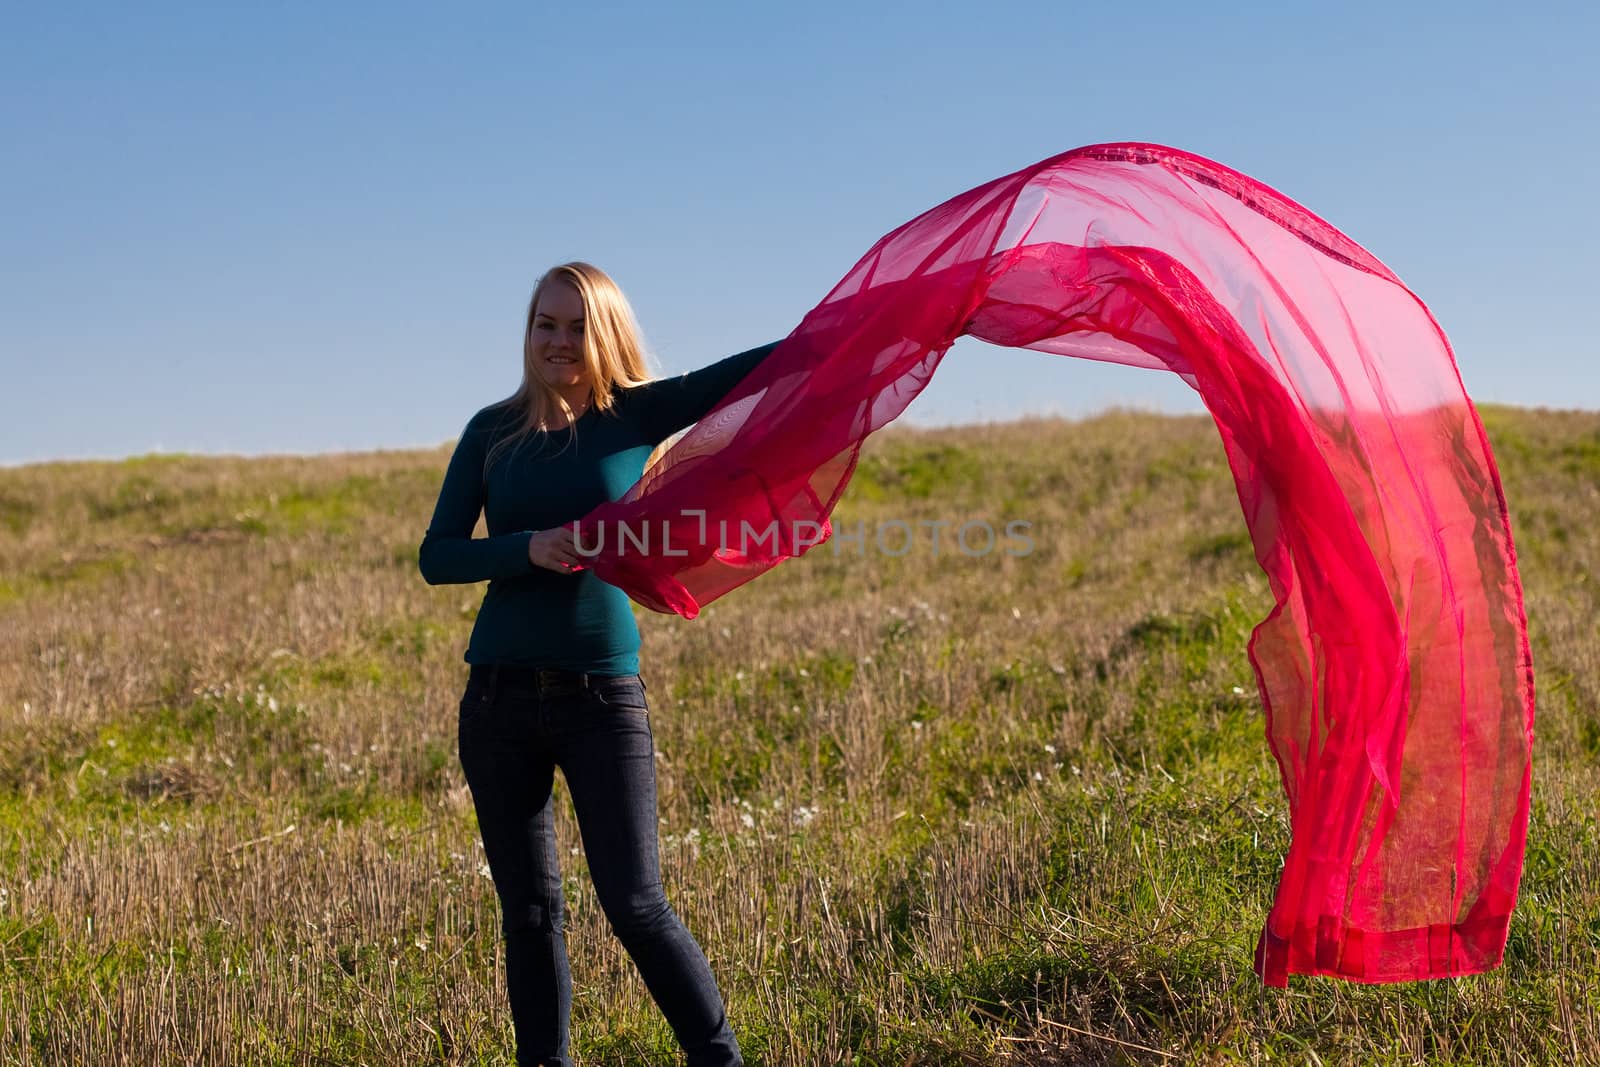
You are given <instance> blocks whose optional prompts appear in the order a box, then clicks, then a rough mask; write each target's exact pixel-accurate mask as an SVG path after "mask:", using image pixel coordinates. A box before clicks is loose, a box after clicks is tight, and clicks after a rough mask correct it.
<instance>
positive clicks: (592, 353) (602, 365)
mask: <svg viewBox="0 0 1600 1067" xmlns="http://www.w3.org/2000/svg"><path fill="white" fill-rule="evenodd" d="M561 284H564V285H570V286H572V287H573V288H574V289H576V290H577V291H578V295H579V296H580V297H582V298H583V363H584V366H586V367H587V368H588V369H589V380H590V382H591V383H592V385H593V392H594V397H593V399H592V400H591V401H590V406H591V407H593V408H595V409H597V410H599V411H610V410H611V409H612V407H613V406H614V405H615V404H616V390H617V389H619V388H631V387H633V386H636V385H643V384H644V383H645V382H648V381H650V380H651V378H650V370H649V367H648V366H647V365H646V363H645V351H644V344H643V342H642V341H641V339H640V336H639V325H638V322H637V321H636V320H635V319H634V316H633V308H632V307H630V306H629V305H628V298H627V297H625V296H623V295H622V290H621V289H620V288H618V287H617V283H616V282H614V281H612V280H611V277H610V275H608V274H606V272H605V271H603V270H601V269H600V268H599V267H596V266H593V265H592V264H589V263H583V262H579V261H574V262H571V263H562V264H560V265H559V266H555V267H551V268H550V269H549V270H547V271H545V272H544V274H542V275H540V277H539V281H538V282H537V283H536V284H535V285H534V287H533V295H532V296H530V297H529V298H528V317H527V321H526V323H525V324H524V326H523V330H522V384H521V385H520V386H518V388H517V391H516V392H515V393H513V394H512V395H511V396H509V397H507V398H506V399H505V400H503V401H501V404H502V405H504V406H505V407H506V408H507V409H509V411H511V412H514V413H516V414H518V415H520V419H519V420H518V421H519V422H520V425H519V426H518V428H517V429H516V430H515V431H514V432H512V433H510V434H508V435H507V436H505V437H503V438H501V439H500V440H499V441H496V442H495V444H494V445H493V447H491V448H490V450H489V454H488V455H487V456H486V457H485V458H484V464H483V468H484V470H485V471H487V470H488V469H489V467H490V465H491V464H492V463H493V462H494V459H495V457H496V456H497V455H499V454H500V452H501V451H503V450H504V449H506V448H510V447H512V446H514V445H520V442H522V441H524V440H526V439H527V438H529V437H535V436H538V435H540V434H545V433H548V431H547V430H546V429H545V424H546V423H549V422H553V421H554V420H555V417H556V416H557V415H558V414H559V415H561V416H563V417H564V418H565V419H566V420H567V423H568V425H569V426H570V427H571V430H572V433H571V436H570V439H569V441H568V443H569V444H570V443H572V442H573V441H576V440H577V438H578V428H577V425H576V421H575V420H574V419H573V410H572V406H571V405H570V404H568V403H567V402H566V399H565V398H564V397H562V395H561V394H560V393H559V392H557V391H556V390H555V389H553V388H551V387H550V385H549V384H548V383H547V382H545V380H544V375H542V374H540V373H539V368H538V367H537V366H535V365H534V355H533V319H534V314H535V312H537V311H538V308H539V298H540V297H541V296H542V295H543V294H544V292H545V290H546V289H547V288H548V287H550V286H552V285H561ZM663 444H664V442H663ZM662 451H663V448H662V447H657V448H656V450H655V451H653V452H652V453H651V454H650V459H649V461H648V463H647V464H646V466H649V465H651V464H654V463H655V461H656V459H657V458H658V456H659V455H660V453H661V452H662Z"/></svg>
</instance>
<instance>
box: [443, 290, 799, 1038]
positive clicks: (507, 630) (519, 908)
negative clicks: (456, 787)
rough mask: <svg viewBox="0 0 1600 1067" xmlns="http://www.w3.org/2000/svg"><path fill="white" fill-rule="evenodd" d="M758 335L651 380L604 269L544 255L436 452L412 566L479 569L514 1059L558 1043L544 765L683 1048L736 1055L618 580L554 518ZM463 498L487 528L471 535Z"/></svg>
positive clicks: (493, 817)
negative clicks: (675, 872) (659, 771)
mask: <svg viewBox="0 0 1600 1067" xmlns="http://www.w3.org/2000/svg"><path fill="white" fill-rule="evenodd" d="M776 347H777V343H776V342H774V343H773V344H769V345H764V346H762V347H760V348H754V349H751V350H749V351H747V352H742V353H739V354H738V355H734V356H729V357H728V358H726V359H723V360H721V361H720V362H717V363H713V364H711V365H710V366H707V367H703V368H701V369H700V370H697V371H694V372H692V373H689V374H684V375H681V376H679V377H677V378H668V379H659V380H654V381H652V380H649V378H648V374H647V368H646V366H645V362H644V357H643V351H642V348H641V345H640V341H639V336H638V329H637V327H636V326H635V324H634V319H633V313H632V311H631V310H630V309H629V307H628V303H627V300H626V299H625V298H624V297H623V295H622V293H621V291H620V290H619V289H618V288H617V286H616V284H615V283H614V282H613V281H612V280H611V279H610V278H609V277H607V276H606V274H605V273H603V272H602V271H600V270H598V269H596V268H595V267H592V266H590V265H588V264H586V263H566V264H562V265H561V266H558V267H555V268H553V269H552V270H550V271H549V272H548V273H546V274H545V275H544V276H543V277H542V278H540V279H539V283H538V285H537V286H535V288H534V291H533V297H532V299H531V300H530V301H529V303H528V319H527V327H526V331H525V334H524V340H523V377H522V385H521V387H520V388H519V389H518V390H517V391H516V393H515V394H513V395H512V396H511V397H510V398H508V399H507V400H504V401H501V402H500V403H497V404H492V405H490V406H489V407H486V408H484V409H483V410H481V411H479V412H478V413H477V414H476V415H474V416H473V417H472V419H471V420H470V421H469V422H468V423H467V426H466V429H465V430H464V431H463V432H462V434H461V438H460V440H459V442H458V443H457V445H456V449H455V452H454V454H453V455H452V456H451V457H450V465H449V468H448V470H447V471H446V473H445V478H444V485H443V488H442V489H441V490H440V493H439V501H438V504H437V506H436V507H435V508H434V513H433V521H432V522H431V523H430V525H429V527H428V532H427V535H426V536H425V537H424V539H423V541H422V548H421V553H420V567H421V570H422V576H423V578H424V579H425V580H426V581H427V582H428V583H429V584H430V585H438V584H441V583H448V582H479V581H484V580H485V579H487V580H488V582H489V589H488V592H487V593H486V594H485V595H484V598H483V606H482V608H481V609H480V610H479V612H478V618H477V622H476V624H475V625H474V626H473V629H472V638H471V641H470V643H469V645H468V647H467V652H466V657H465V658H466V661H467V662H468V663H469V664H471V668H470V671H469V674H468V679H467V686H466V692H465V694H464V695H463V697H462V700H461V720H460V729H459V737H460V746H461V765H462V769H463V770H464V771H465V774H466V779H467V784H468V786H469V787H470V788H471V791H472V801H473V805H474V807H475V808H476V809H477V813H478V828H479V831H480V832H481V833H482V835H483V847H484V851H485V853H486V854H487V857H488V861H489V871H490V873H491V875H492V876H493V878H494V885H495V891H496V893H497V894H498V895H499V898H500V908H501V921H502V928H503V931H504V935H505V945H506V987H507V991H508V993H509V994H510V1000H511V1015H512V1020H513V1023H514V1025H515V1028H516V1038H517V1062H518V1063H519V1064H543V1065H545V1067H565V1065H567V1064H569V1063H570V1062H571V1061H570V1060H569V1059H568V1050H567V1046H568V1021H569V1015H570V1011H571V1006H572V983H571V976H570V972H569V970H568V964H567V949H566V941H565V938H564V936H563V915H564V909H563V901H562V892H561V873H560V868H559V865H558V860H557V856H556V844H555V833H554V818H553V815H554V813H553V811H552V805H551V796H552V793H551V789H552V786H553V784H554V780H555V779H554V774H555V768H556V767H557V766H559V767H560V768H561V771H562V774H563V776H564V777H565V779H566V783H567V790H568V792H569V793H570V794H571V795H572V804H573V808H574V810H575V812H576V814H577V818H578V828H579V830H580V832H581V834H582V837H583V846H584V852H585V854H586V856H587V858H588V862H589V871H590V874H591V876H592V877H593V878H594V886H595V891H596V894H597V895H598V897H599V899H600V905H601V907H602V908H603V909H604V911H605V914H606V918H607V920H608V921H609V922H610V924H611V928H612V930H613V931H614V932H615V933H616V935H617V937H618V938H619V939H620V940H621V941H622V943H623V945H624V947H625V948H626V949H627V951H628V954H629V955H630V956H631V957H632V958H633V960H634V963H635V964H636V965H637V966H638V968H639V973H640V975H641V976H642V977H643V979H644V982H645V985H646V987H647V988H648V989H649V990H650V994H651V996H652V997H654V998H655V1001H656V1004H657V1005H658V1006H659V1007H660V1008H661V1011H662V1013H663V1014H664V1015H665V1016H666V1018H667V1021H668V1023H670V1024H671V1026H672V1030H673V1033H674V1034H675V1035H676V1036H677V1039H678V1042H679V1044H680V1045H682V1047H683V1049H684V1050H685V1052H687V1053H688V1062H689V1064H690V1065H691V1067H697V1065H701V1064H704V1065H707V1067H710V1065H712V1064H717V1065H725V1064H742V1063H743V1062H744V1061H743V1059H742V1058H741V1056H740V1053H739V1045H738V1042H737V1041H736V1040H735V1039H734V1035H733V1030H732V1028H731V1027H730V1025H729V1023H728V1018H727V1014H726V1012H725V1010H724V1006H723V1003H722V997H721V994H720V992H719V990H718V988H717V983H716V980H715V978H714V977H713V976H712V973H711V968H710V965H709V964H708V962H707V960H706V957H705V953H704V952H702V951H701V949H700V946H699V945H698V944H697V943H696V942H695V940H694V938H693V937H692V936H691V935H690V934H689V932H688V930H687V929H685V928H684V925H683V923H682V921H681V920H680V919H679V918H678V916H677V914H676V913H675V912H674V911H673V910H672V908H671V906H670V905H669V904H668V903H667V898H666V896H665V893H664V891H663V887H662V884H661V873H660V865H659V860H658V855H657V841H656V834H657V817H656V781H655V748H654V741H653V738H652V735H651V731H650V719H649V710H648V706H647V701H646V697H645V683H644V680H643V679H642V678H641V677H640V676H639V657H638V652H639V630H638V627H637V626H636V624H635V623H634V619H633V612H632V610H631V607H630V603H629V600H628V597H627V595H626V594H624V593H623V592H622V590H620V589H618V588H617V587H615V586H612V585H608V584H607V583H605V582H603V581H601V580H600V579H598V578H596V577H595V576H594V573H593V571H592V570H590V569H588V568H585V567H583V565H582V564H583V557H582V556H580V555H579V553H578V551H577V546H576V545H575V543H574V540H573V533H572V527H571V526H570V525H564V524H570V523H571V522H572V520H574V519H577V518H580V517H581V516H583V515H584V514H586V513H587V512H589V511H590V510H591V509H593V508H594V507H595V506H597V505H599V504H601V503H603V502H605V501H608V500H615V499H617V498H619V497H621V496H622V495H623V494H624V493H625V492H626V491H627V490H628V488H629V487H630V486H632V485H633V484H634V483H635V482H637V481H638V480H639V478H640V476H641V475H642V474H643V472H644V469H645V465H646V462H647V460H649V459H650V458H651V455H652V452H653V450H654V449H655V448H656V447H657V446H658V445H660V444H661V443H662V442H663V441H665V440H666V439H667V438H668V437H670V436H671V435H672V434H674V433H676V432H677V431H679V430H681V429H683V428H685V427H687V426H689V425H690V424H692V423H694V422H696V421H698V420H699V419H700V418H701V416H703V415H704V414H705V413H706V412H708V411H709V410H710V409H711V408H712V407H714V406H716V404H717V402H718V401H719V400H721V399H722V397H723V396H725V395H726V394H727V392H728V391H729V390H730V389H732V388H733V387H734V386H735V385H737V384H738V383H739V381H740V380H741V379H743V378H744V377H745V375H747V374H748V373H749V372H750V371H751V370H752V369H754V368H755V366H756V365H757V364H759V363H760V362H761V360H763V359H765V358H766V356H767V355H768V354H769V353H770V352H771V351H772V350H773V349H774V348H776ZM480 510H482V511H483V513H484V515H485V518H486V522H487V526H488V534H489V536H487V537H484V538H474V537H473V536H472V532H473V529H474V527H475V526H476V524H477V521H478V513H479V511H480Z"/></svg>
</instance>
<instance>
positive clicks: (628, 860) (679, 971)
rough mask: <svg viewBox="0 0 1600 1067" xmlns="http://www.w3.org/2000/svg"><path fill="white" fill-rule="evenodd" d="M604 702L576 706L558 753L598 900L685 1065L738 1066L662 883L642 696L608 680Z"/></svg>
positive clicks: (719, 1006)
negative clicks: (685, 1058) (680, 1048)
mask: <svg viewBox="0 0 1600 1067" xmlns="http://www.w3.org/2000/svg"><path fill="white" fill-rule="evenodd" d="M631 677H632V676H630V678H631ZM603 694H604V695H602V696H600V697H595V696H589V697H586V698H580V700H579V706H578V707H577V709H576V711H577V714H576V716H575V721H574V724H573V728H572V729H571V730H570V731H567V732H565V733H564V737H563V742H562V744H561V745H560V751H559V753H558V755H557V759H558V761H559V762H560V764H561V769H562V772H563V774H564V775H565V777H566V781H567V790H568V792H570V793H571V794H572V806H573V809H574V810H575V811H576V813H577V816H578V828H579V831H580V832H581V833H582V835H583V847H584V851H585V853H586V854H587V857H588V861H589V872H590V875H591V876H592V877H593V879H594V887H595V894H596V896H598V897H599V899H600V906H601V908H602V909H603V910H604V911H605V914H606V919H607V920H608V921H609V922H610V923H611V929H612V930H613V931H614V932H615V933H616V935H617V938H618V940H620V941H621V942H622V944H623V947H624V948H626V949H627V951H628V955H630V956H631V957H633V961H634V963H635V965H637V966H638V968H639V975H640V977H642V978H643V979H644V984H645V987H646V988H647V989H649V990H650V995H651V996H652V997H653V998H655V1002H656V1004H657V1005H658V1006H659V1007H660V1008H661V1013H662V1014H663V1015H664V1016H666V1019H667V1023H668V1024H669V1025H670V1026H671V1027H672V1032H673V1033H674V1034H675V1035H676V1036H677V1038H678V1043H679V1044H680V1045H682V1046H683V1049H684V1051H685V1052H686V1053H688V1062H689V1067H740V1065H742V1064H743V1063H744V1060H743V1059H742V1058H741V1056H740V1054H739V1043H738V1041H737V1040H735V1038H734V1035H733V1029H732V1027H731V1026H730V1025H729V1023H728V1017H727V1013H726V1011H725V1010H724V1007H723V1003H722V994H721V992H720V991H719V990H718V988H717V981H716V978H715V977H714V976H713V975H712V973H711V965H710V963H709V962H708V961H707V960H706V956H705V953H704V952H703V951H701V949H700V946H699V944H697V943H696V942H695V939H694V938H693V937H692V936H691V935H690V933H689V931H688V930H687V929H686V928H685V927H684V925H683V922H682V920H681V919H679V917H678V915H677V913H676V912H674V911H673V910H672V907H671V905H669V904H668V903H667V897H666V893H665V890H664V889H663V887H662V884H661V866H660V858H659V853H658V852H657V833H658V826H657V814H656V810H657V809H656V776H655V774H656V767H655V743H654V740H653V738H652V736H651V732H650V720H649V716H648V714H647V708H646V705H645V702H644V690H643V688H642V687H640V686H639V685H638V682H637V680H636V679H634V680H632V681H631V682H627V683H623V682H609V683H607V686H606V688H605V689H604V690H603Z"/></svg>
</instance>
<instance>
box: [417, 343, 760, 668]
mask: <svg viewBox="0 0 1600 1067" xmlns="http://www.w3.org/2000/svg"><path fill="white" fill-rule="evenodd" d="M777 346H778V342H776V341H774V342H773V343H771V344H767V345H762V346H761V347H760V348H752V349H750V350H749V351H746V352H740V353H738V354H737V355H732V356H729V357H727V358H726V359H722V360H719V361H718V362H716V363H712V364H710V365H709V366H706V367H702V368H700V369H699V370H695V371H690V372H689V373H687V374H682V375H679V376H678V377H676V378H661V379H658V380H656V381H652V382H647V383H646V384H644V385H640V386H635V387H633V388H631V389H619V390H617V392H616V394H615V396H616V406H615V407H614V409H613V410H612V411H609V412H604V413H602V412H600V411H598V410H596V409H595V408H593V407H591V408H590V409H589V410H588V411H586V412H584V414H583V415H582V416H581V417H580V418H579V419H578V422H577V440H576V441H572V440H571V439H572V436H573V434H572V431H571V430H569V429H565V428H563V429H560V430H555V431H553V432H551V433H549V434H548V435H544V436H542V437H541V436H539V435H535V436H533V437H531V438H528V439H526V440H524V441H523V442H522V443H521V444H520V445H519V446H512V448H510V449H507V450H504V451H502V452H501V454H500V455H499V456H497V457H496V458H495V464H494V466H493V467H492V468H491V469H489V470H488V471H485V470H484V459H485V457H486V456H487V454H488V451H489V448H490V447H491V445H492V444H493V443H494V442H495V441H496V440H498V439H499V438H500V437H501V436H503V435H505V434H508V433H510V432H511V431H513V430H514V429H515V428H516V426H517V425H518V423H517V418H518V416H517V413H516V412H513V411H511V410H510V409H509V408H508V407H507V406H506V405H505V403H504V401H502V402H501V403H498V404H491V405H489V406H488V407H486V408H483V409H482V410H481V411H479V412H478V413H477V414H475V415H473V416H472V418H471V420H469V421H468V423H467V426H466V429H465V430H463V431H462V433H461V437H460V439H459V440H458V441H457V442H456V447H455V451H454V453H452V454H451V456H450V465H449V467H448V468H447V469H446V471H445V476H444V485H443V486H442V487H441V489H440V490H439V501H438V503H437V504H436V505H435V506H434V509H433V521H432V522H430V523H429V525H428V532H427V534H426V535H425V536H424V537H423V539H422V547H421V550H420V552H419V557H418V565H419V568H420V569H421V571H422V577H423V579H424V580H425V581H426V582H427V583H428V584H429V585H443V584H447V583H466V582H481V581H484V580H487V581H488V582H489V589H488V591H487V592H486V593H485V594H484V597H483V605H482V607H481V608H479V610H478V619H477V622H476V623H475V624H474V625H473V627H472V639H471V641H470V642H469V643H468V645H467V651H466V655H465V656H464V657H463V658H464V659H465V660H466V661H467V662H468V663H515V664H522V665H528V666H540V667H560V668H562V669H565V670H572V671H588V672H590V673H594V674H607V675H615V674H635V673H637V672H638V670H639V627H638V624H637V623H635V622H634V618H633V609H632V607H631V606H630V602H629V600H628V595H627V594H626V593H624V592H623V591H622V590H621V589H618V588H617V587H616V586H614V585H611V584H610V583H608V582H605V581H602V580H601V579H599V578H597V577H595V574H594V572H593V571H592V570H590V569H587V568H586V569H584V570H581V571H577V572H575V573H571V574H565V573H560V572H557V571H553V570H550V569H548V568H545V567H536V566H534V564H533V563H532V562H531V561H530V560H529V559H528V540H529V538H531V537H532V536H533V534H534V531H536V530H548V529H551V528H553V527H556V526H559V525H561V524H562V523H566V522H571V521H572V520H573V519H577V518H581V517H582V516H583V515H586V514H588V513H589V512H590V511H591V510H593V509H594V508H596V507H598V506H599V505H600V504H602V503H604V502H606V501H608V500H616V499H618V498H620V497H621V496H622V495H623V494H624V493H626V492H627V491H628V489H629V488H630V487H631V486H632V485H633V484H634V483H635V482H637V481H638V480H639V478H640V476H641V475H643V474H644V465H645V461H646V460H648V459H649V458H650V453H651V451H652V450H653V449H654V448H655V447H656V446H657V445H658V444H660V443H661V442H662V441H664V440H666V439H667V438H668V437H671V436H672V435H673V434H675V433H677V432H678V431H679V430H681V429H683V428H684V427H686V426H689V425H692V424H693V423H696V422H698V421H700V419H701V417H702V416H704V415H705V414H706V413H707V412H708V411H710V410H711V409H712V408H713V407H715V406H716V405H717V403H718V401H720V400H721V399H722V398H723V397H724V396H726V395H727V394H728V392H729V391H730V390H731V389H732V388H733V387H734V386H735V385H738V384H739V382H740V381H742V380H743V379H744V378H745V376H746V375H748V374H749V373H750V371H752V370H754V369H755V367H756V366H757V365H758V364H759V363H760V362H761V361H762V360H764V359H766V357H767V356H768V355H769V354H770V353H771V352H772V350H773V349H775V348H776V347H777ZM480 511H482V513H483V515H484V518H485V523H486V525H487V527H488V533H489V536H487V537H481V538H475V537H473V536H472V531H473V529H474V528H475V527H476V526H477V523H478V514H479V512H480Z"/></svg>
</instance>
